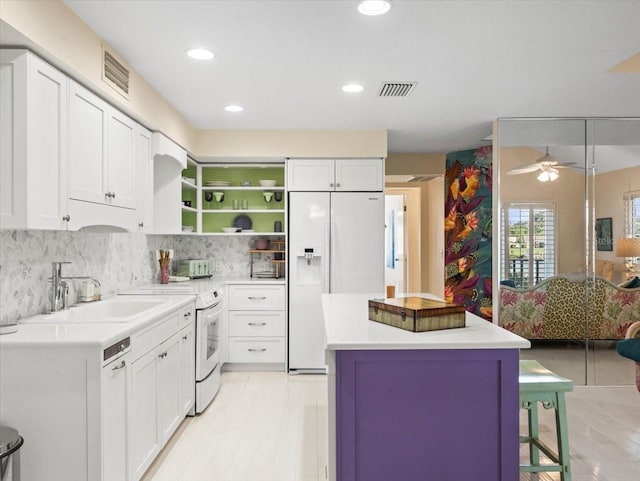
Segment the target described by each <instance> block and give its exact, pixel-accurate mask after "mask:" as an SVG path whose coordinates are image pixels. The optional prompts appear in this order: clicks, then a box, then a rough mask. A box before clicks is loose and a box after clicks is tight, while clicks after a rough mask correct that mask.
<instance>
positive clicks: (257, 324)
mask: <svg viewBox="0 0 640 481" xmlns="http://www.w3.org/2000/svg"><path fill="white" fill-rule="evenodd" d="M249 325H250V326H266V325H267V323H266V322H250V323H249Z"/></svg>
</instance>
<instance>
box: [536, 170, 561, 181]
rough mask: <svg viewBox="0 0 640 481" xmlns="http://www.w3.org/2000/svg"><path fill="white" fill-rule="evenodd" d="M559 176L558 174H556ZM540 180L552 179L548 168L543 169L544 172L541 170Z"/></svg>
mask: <svg viewBox="0 0 640 481" xmlns="http://www.w3.org/2000/svg"><path fill="white" fill-rule="evenodd" d="M556 176H557V175H556ZM538 180H539V181H540V182H549V181H550V180H551V176H550V174H549V172H547V171H546V170H543V171H542V172H540V174H539V175H538Z"/></svg>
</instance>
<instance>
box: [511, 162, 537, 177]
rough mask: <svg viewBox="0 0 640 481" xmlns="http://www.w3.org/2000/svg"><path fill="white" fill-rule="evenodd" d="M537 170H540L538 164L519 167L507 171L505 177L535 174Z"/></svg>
mask: <svg viewBox="0 0 640 481" xmlns="http://www.w3.org/2000/svg"><path fill="white" fill-rule="evenodd" d="M538 169H540V165H539V164H528V165H523V166H521V167H514V168H513V169H511V170H509V171H507V175H518V174H528V173H529V172H535V171H536V170H538Z"/></svg>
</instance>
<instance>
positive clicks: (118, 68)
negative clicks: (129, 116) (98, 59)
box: [102, 48, 129, 98]
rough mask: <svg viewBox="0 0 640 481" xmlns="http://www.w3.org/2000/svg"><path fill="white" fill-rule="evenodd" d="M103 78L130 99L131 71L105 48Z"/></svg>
mask: <svg viewBox="0 0 640 481" xmlns="http://www.w3.org/2000/svg"><path fill="white" fill-rule="evenodd" d="M102 52H103V56H102V60H103V62H102V78H103V80H104V81H105V82H106V83H107V84H109V85H110V86H111V87H112V88H114V89H115V90H116V91H117V92H118V93H120V94H122V95H124V96H125V97H127V98H129V69H128V68H127V67H125V66H124V65H123V64H122V63H120V62H119V61H118V60H117V59H116V57H115V56H114V55H113V54H111V53H110V52H108V51H107V50H106V49H104V48H103V50H102Z"/></svg>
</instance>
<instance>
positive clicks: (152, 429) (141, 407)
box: [129, 350, 161, 480]
mask: <svg viewBox="0 0 640 481" xmlns="http://www.w3.org/2000/svg"><path fill="white" fill-rule="evenodd" d="M157 355H158V353H157V352H156V350H154V351H151V352H149V353H148V354H147V355H146V356H143V357H141V358H140V359H137V360H136V361H135V362H134V363H133V367H132V373H131V378H132V383H131V391H132V396H131V422H130V428H131V449H130V454H131V460H130V465H131V476H130V478H129V479H131V480H137V479H140V478H141V477H142V475H143V474H144V472H145V470H146V469H147V468H148V467H149V465H150V464H151V462H152V461H153V459H154V458H155V457H156V455H157V454H158V453H159V452H160V441H161V440H160V434H159V429H158V397H159V396H158V359H157Z"/></svg>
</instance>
